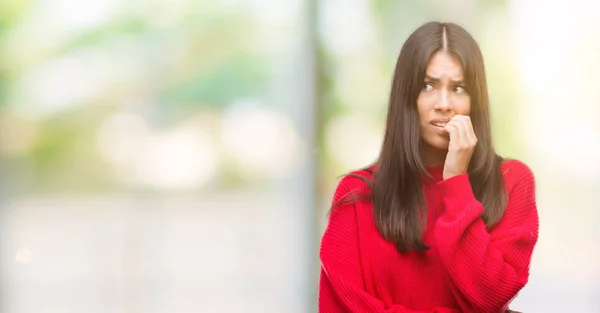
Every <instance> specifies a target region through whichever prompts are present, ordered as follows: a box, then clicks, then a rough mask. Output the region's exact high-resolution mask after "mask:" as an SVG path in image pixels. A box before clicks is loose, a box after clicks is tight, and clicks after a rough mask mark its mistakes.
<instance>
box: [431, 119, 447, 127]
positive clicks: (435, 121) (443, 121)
mask: <svg viewBox="0 0 600 313" xmlns="http://www.w3.org/2000/svg"><path fill="white" fill-rule="evenodd" d="M449 121H450V118H449V117H438V118H434V119H432V120H431V121H429V123H430V124H431V125H433V126H437V127H444V126H446V124H448V122H449Z"/></svg>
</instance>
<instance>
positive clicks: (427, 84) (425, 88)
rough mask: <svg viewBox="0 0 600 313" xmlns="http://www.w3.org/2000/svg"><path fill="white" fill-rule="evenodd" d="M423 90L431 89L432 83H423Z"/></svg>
mask: <svg viewBox="0 0 600 313" xmlns="http://www.w3.org/2000/svg"><path fill="white" fill-rule="evenodd" d="M423 90H425V91H430V90H433V85H432V84H431V83H425V86H423Z"/></svg>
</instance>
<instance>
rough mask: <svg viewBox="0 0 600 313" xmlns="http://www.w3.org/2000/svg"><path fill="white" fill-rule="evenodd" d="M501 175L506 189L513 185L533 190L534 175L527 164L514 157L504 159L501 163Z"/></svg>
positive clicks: (512, 187)
mask: <svg viewBox="0 0 600 313" xmlns="http://www.w3.org/2000/svg"><path fill="white" fill-rule="evenodd" d="M502 175H503V176H504V181H505V184H506V187H507V189H508V191H509V192H510V191H511V190H513V189H514V188H515V187H517V188H520V189H522V188H525V189H528V190H530V191H531V192H534V191H535V176H534V174H533V171H532V170H531V168H530V167H529V166H527V164H525V163H523V162H522V161H519V160H515V159H506V160H504V162H503V163H502Z"/></svg>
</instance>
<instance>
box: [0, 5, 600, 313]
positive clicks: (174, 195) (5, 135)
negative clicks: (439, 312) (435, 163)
mask: <svg viewBox="0 0 600 313" xmlns="http://www.w3.org/2000/svg"><path fill="white" fill-rule="evenodd" d="M597 12H600V5H598V4H596V3H595V2H592V1H584V0H572V1H569V2H566V1H554V2H553V1H541V0H526V1H523V0H519V1H517V0H488V1H475V0H462V1H460V0H453V1H441V0H438V1H434V0H429V1H419V2H417V1H397V0H344V1H341V0H324V1H318V0H278V1H274V0H245V1H242V0H201V1H192V0H130V1H118V0H90V1H75V0H52V1H51V0H19V1H18V0H3V1H1V2H0V299H1V301H0V312H7V313H34V312H35V313H43V312H44V313H45V312H48V313H50V312H61V313H65V312H123V313H138V312H139V313H146V312H148V313H150V312H157V313H158V312H161V313H162V312H168V313H171V312H172V313H185V312H290V313H294V312H298V313H300V312H316V295H317V277H318V269H319V263H318V255H317V252H318V245H319V240H320V236H321V234H322V232H323V230H324V227H325V225H326V221H327V219H326V212H327V210H328V209H329V204H330V201H331V195H332V192H333V189H334V188H335V185H336V183H337V178H338V177H339V176H340V175H342V174H344V173H346V172H348V171H350V170H353V169H356V168H359V167H362V166H365V165H367V164H368V163H370V162H372V161H373V160H374V159H375V158H376V156H377V153H378V150H379V147H380V143H381V135H382V132H383V126H384V117H385V110H386V105H387V103H386V102H387V97H388V93H389V88H390V83H391V78H392V73H393V68H394V65H395V61H396V57H397V55H398V53H399V51H400V48H401V46H402V44H403V42H404V41H405V40H406V38H407V36H408V35H409V34H410V33H411V32H412V31H413V30H414V29H416V28H417V27H418V26H420V25H421V24H422V23H424V22H426V21H430V20H444V21H453V22H457V23H459V24H461V25H463V26H464V27H465V28H466V29H467V30H469V31H470V32H471V33H472V34H473V35H474V37H475V38H476V40H478V42H479V43H480V46H481V48H482V50H483V54H484V58H485V60H486V68H487V73H488V82H489V86H490V94H491V103H492V109H493V127H494V129H493V130H494V132H495V133H494V134H495V141H496V146H497V149H498V150H499V152H500V153H501V154H502V155H504V156H506V157H512V158H518V159H521V160H523V161H524V162H526V163H527V164H528V165H529V166H530V167H531V168H532V169H533V171H534V173H535V175H536V179H537V193H538V206H539V213H540V219H541V231H540V240H539V244H538V246H537V248H536V250H535V254H534V260H533V264H532V269H531V279H530V283H529V284H528V285H527V287H526V288H525V289H524V290H523V291H522V292H521V294H520V295H519V297H518V298H517V299H516V300H515V302H514V305H513V308H514V309H517V310H520V311H525V312H545V313H551V312H572V313H578V312H581V313H584V312H600V300H598V299H600V283H599V279H598V278H600V266H599V265H598V264H599V262H600V252H599V250H598V249H597V248H598V245H599V242H600V240H599V238H598V233H595V232H594V225H597V223H598V222H600V218H599V215H598V213H596V212H597V210H598V209H600V205H599V204H598V200H599V199H598V192H599V191H600V166H599V165H598V160H600V124H599V123H598V121H599V120H600V105H599V104H600V79H598V75H599V73H600V61H599V60H598V51H600V20H599V19H598V18H597Z"/></svg>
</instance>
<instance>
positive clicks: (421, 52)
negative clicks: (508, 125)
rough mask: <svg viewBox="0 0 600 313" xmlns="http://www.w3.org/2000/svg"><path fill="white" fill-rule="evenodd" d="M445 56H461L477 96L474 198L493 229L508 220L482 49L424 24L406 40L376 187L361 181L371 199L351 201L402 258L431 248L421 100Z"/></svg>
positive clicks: (462, 33)
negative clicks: (367, 207)
mask: <svg viewBox="0 0 600 313" xmlns="http://www.w3.org/2000/svg"><path fill="white" fill-rule="evenodd" d="M440 50H444V51H445V52H447V53H449V54H450V55H452V56H453V57H455V58H456V59H457V60H458V61H459V62H460V63H461V65H462V67H463V70H464V73H465V80H466V86H467V91H468V92H469V95H470V97H471V113H470V117H471V121H472V124H473V129H474V131H475V135H476V136H477V145H476V147H475V151H474V153H473V156H472V158H471V162H470V164H469V168H468V174H469V180H470V182H471V186H472V188H473V193H474V194H475V197H476V198H477V200H479V201H480V202H481V203H482V204H483V207H484V212H483V214H482V215H481V217H482V219H483V221H484V222H485V224H486V226H487V227H488V228H491V227H493V226H494V225H495V224H496V223H498V221H499V220H500V219H501V218H502V215H503V214H504V210H505V205H506V201H507V199H506V198H507V197H506V194H505V190H504V179H503V176H502V172H501V164H502V161H503V159H502V158H501V157H500V156H498V155H497V154H496V153H495V151H494V147H493V145H492V135H491V125H490V107H489V98H488V91H487V83H486V76H485V68H484V63H483V56H482V54H481V51H480V49H479V46H478V45H477V43H476V42H475V40H474V39H473V37H471V35H470V34H469V33H468V32H467V31H466V30H464V29H463V28H462V27H460V26H458V25H456V24H452V23H440V22H430V23H427V24H424V25H423V26H421V27H419V28H418V29H417V30H416V31H415V32H414V33H412V35H410V37H409V38H408V39H407V41H406V43H405V44H404V46H403V47H402V50H401V51H400V55H399V57H398V61H397V63H396V69H395V72H394V78H393V83H392V88H391V93H390V97H389V103H388V112H387V121H386V129H385V135H384V139H383V145H382V149H381V153H380V155H379V158H378V160H377V161H376V162H375V164H374V167H375V170H374V171H373V173H372V174H373V178H372V181H369V180H367V179H365V178H363V177H361V178H363V180H364V181H365V182H366V183H367V184H368V185H369V187H370V190H371V192H370V194H363V195H354V196H355V197H352V198H353V199H354V200H356V199H357V197H356V196H358V197H359V198H368V199H370V200H371V201H372V202H373V214H374V219H375V222H376V224H377V227H378V229H379V232H380V233H381V235H382V236H383V237H385V238H386V239H387V240H390V241H392V242H395V243H396V246H397V247H398V249H399V250H400V251H401V252H406V251H409V250H410V249H415V250H418V251H422V250H426V249H428V247H427V246H426V245H425V244H424V242H423V238H422V231H423V230H422V228H423V227H424V226H423V225H426V223H424V220H423V219H424V218H425V216H426V214H422V216H423V219H422V218H421V217H420V215H421V214H420V212H421V210H426V203H425V201H424V192H423V189H422V176H423V174H425V175H428V174H427V170H426V167H425V164H424V163H423V162H424V161H423V156H422V154H421V144H422V141H421V134H420V129H419V114H418V111H417V98H418V97H419V94H420V92H421V90H422V87H423V83H424V79H425V71H426V68H427V65H428V63H429V61H430V59H431V58H432V57H433V55H434V54H435V53H436V52H438V51H440ZM338 204H339V202H338V203H336V204H334V206H333V207H334V208H335V207H336V206H337V205H338Z"/></svg>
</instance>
